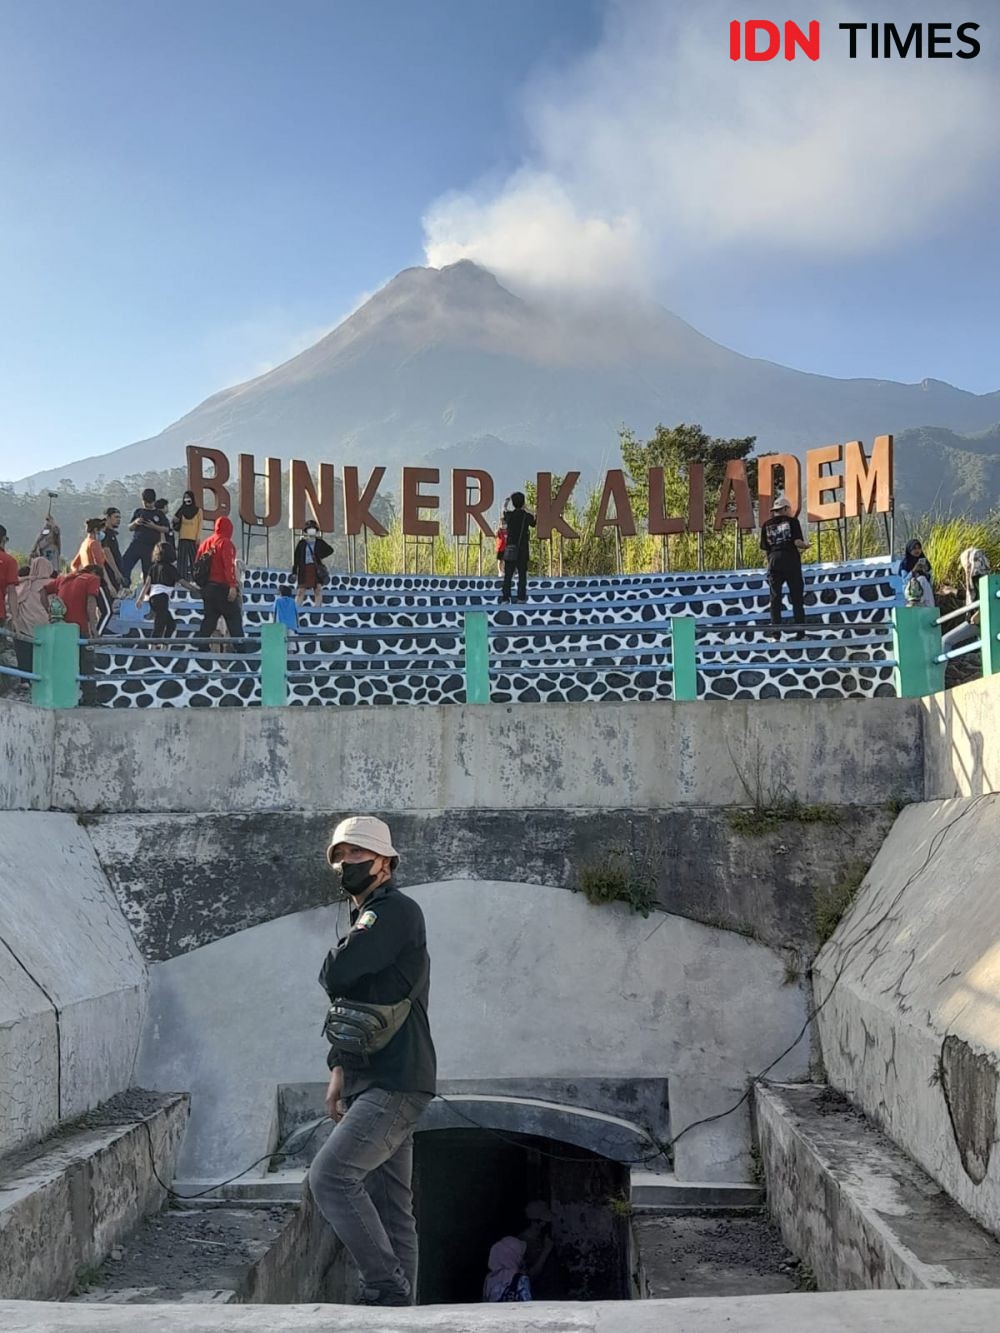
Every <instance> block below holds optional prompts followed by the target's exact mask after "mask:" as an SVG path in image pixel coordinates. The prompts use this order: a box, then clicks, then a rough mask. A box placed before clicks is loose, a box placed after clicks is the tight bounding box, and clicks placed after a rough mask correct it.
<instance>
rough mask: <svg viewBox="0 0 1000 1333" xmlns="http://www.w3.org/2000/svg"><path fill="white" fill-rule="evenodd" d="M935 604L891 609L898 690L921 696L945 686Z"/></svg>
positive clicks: (902, 695)
mask: <svg viewBox="0 0 1000 1333" xmlns="http://www.w3.org/2000/svg"><path fill="white" fill-rule="evenodd" d="M938 615H939V612H938V609H937V607H936V606H897V607H894V608H893V612H892V647H893V656H894V657H895V659H896V667H895V678H896V693H897V694H898V695H899V697H900V698H901V699H922V698H923V697H924V696H925V695H928V694H938V693H939V692H940V691H941V690H943V689H944V667H945V664H944V663H943V662H938V661H937V660H936V659H937V658H938V657H940V656H941V654H942V652H943V651H944V650H943V647H942V643H941V626H940V625H939V624H938V623H937V618H938Z"/></svg>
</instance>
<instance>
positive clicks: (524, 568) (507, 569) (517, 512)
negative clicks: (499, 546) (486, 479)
mask: <svg viewBox="0 0 1000 1333" xmlns="http://www.w3.org/2000/svg"><path fill="white" fill-rule="evenodd" d="M536 522H537V520H536V519H535V516H534V514H531V513H529V512H528V510H527V509H525V507H524V495H523V493H522V492H521V491H515V492H514V493H513V495H512V496H511V497H510V507H509V508H508V507H507V506H506V505H505V506H504V513H503V523H504V527H505V528H506V529H507V541H506V544H505V546H504V551H503V562H504V563H503V591H502V592H501V594H500V600H501V602H509V601H511V595H510V590H511V584H512V583H513V581H514V571H515V570H516V571H517V596H516V597H515V598H514V599H513V600H514V601H515V602H526V601H527V600H528V556H529V550H528V539H529V537H530V535H531V529H532V528H533V527H534V526H535V524H536Z"/></svg>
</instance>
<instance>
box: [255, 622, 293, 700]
mask: <svg viewBox="0 0 1000 1333" xmlns="http://www.w3.org/2000/svg"><path fill="white" fill-rule="evenodd" d="M260 702H261V707H262V708H284V707H285V705H286V704H287V703H288V631H287V629H286V628H285V626H284V625H278V624H268V625H261V627H260Z"/></svg>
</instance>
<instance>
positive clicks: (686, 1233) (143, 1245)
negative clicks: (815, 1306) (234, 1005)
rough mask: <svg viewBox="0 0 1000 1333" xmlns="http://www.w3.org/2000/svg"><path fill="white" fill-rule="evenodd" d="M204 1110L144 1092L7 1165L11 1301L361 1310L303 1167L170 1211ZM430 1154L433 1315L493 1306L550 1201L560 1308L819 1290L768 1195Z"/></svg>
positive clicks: (468, 1147)
mask: <svg viewBox="0 0 1000 1333" xmlns="http://www.w3.org/2000/svg"><path fill="white" fill-rule="evenodd" d="M187 1112H188V1102H187V1098H186V1097H185V1096H183V1095H180V1094H174V1095H171V1094H166V1095H164V1094H156V1093H148V1092H143V1091H141V1090H132V1091H130V1092H126V1093H122V1094H119V1095H118V1096H117V1097H115V1098H113V1099H112V1100H111V1101H109V1102H107V1103H105V1104H104V1105H103V1106H102V1107H100V1108H98V1109H97V1110H96V1111H93V1112H90V1113H89V1114H88V1115H86V1116H84V1117H83V1118H82V1119H80V1120H78V1121H76V1122H74V1123H72V1124H68V1125H66V1126H64V1127H63V1128H62V1129H61V1130H60V1131H59V1132H58V1133H57V1134H55V1135H53V1136H51V1137H50V1138H49V1139H47V1140H45V1141H43V1142H42V1143H40V1144H38V1145H36V1146H35V1147H34V1148H32V1149H30V1150H25V1151H24V1152H22V1153H21V1154H19V1155H16V1156H11V1157H8V1158H6V1159H5V1160H4V1161H3V1162H2V1163H0V1238H2V1244H0V1300H3V1299H14V1300H22V1301H38V1300H41V1301H61V1302H65V1303H66V1304H68V1305H88V1306H93V1305H95V1304H101V1305H115V1306H117V1305H171V1304H178V1303H181V1304H198V1305H222V1304H234V1305H235V1304H309V1303H334V1304H340V1303H349V1302H350V1300H351V1296H352V1292H353V1289H354V1276H355V1275H354V1273H353V1268H352V1266H351V1265H350V1263H349V1261H348V1260H347V1257H346V1255H345V1253H344V1251H343V1249H342V1247H341V1246H340V1245H339V1244H338V1243H337V1242H336V1240H335V1239H334V1237H333V1236H332V1233H331V1232H330V1230H329V1228H328V1227H327V1226H326V1224H325V1223H324V1221H323V1219H322V1218H321V1217H320V1216H319V1215H318V1213H317V1211H316V1209H315V1207H314V1205H313V1204H312V1201H311V1198H310V1197H309V1195H308V1192H307V1191H306V1190H305V1189H304V1164H302V1163H301V1161H300V1163H299V1164H298V1166H297V1169H295V1170H283V1171H280V1172H275V1173H270V1174H268V1175H265V1176H262V1177H255V1178H248V1179H246V1180H244V1181H242V1182H239V1183H238V1184H234V1185H232V1186H229V1187H228V1189H227V1190H226V1191H225V1193H226V1194H227V1195H228V1197H225V1198H221V1199H218V1198H212V1199H208V1198H206V1199H198V1200H184V1199H177V1198H173V1199H170V1200H168V1196H167V1194H166V1191H165V1190H164V1189H163V1187H162V1185H161V1183H160V1180H172V1179H173V1176H174V1168H175V1163H176V1159H177V1154H178V1151H179V1148H180V1144H181V1141H182V1138H183V1135H184V1130H185V1125H186V1120H187ZM417 1141H418V1150H417V1154H416V1157H417V1164H416V1172H415V1190H416V1198H417V1210H418V1216H419V1217H420V1218H421V1222H422V1225H421V1230H422V1234H423V1236H424V1254H423V1262H422V1271H423V1276H422V1278H421V1291H420V1299H421V1303H422V1304H454V1303H472V1302H474V1301H476V1300H477V1299H478V1296H479V1288H480V1285H481V1281H482V1275H483V1267H484V1256H485V1252H486V1250H487V1249H488V1241H489V1238H490V1237H492V1238H493V1239H498V1238H499V1236H494V1235H493V1232H495V1231H496V1229H497V1227H498V1226H501V1227H502V1226H503V1225H504V1222H503V1221H502V1219H506V1222H507V1223H509V1224H510V1226H511V1229H513V1225H514V1219H515V1218H516V1217H517V1216H519V1215H521V1214H523V1208H524V1205H525V1203H526V1202H527V1201H528V1199H529V1198H535V1197H543V1198H545V1199H546V1200H548V1201H549V1202H550V1204H551V1205H553V1208H554V1211H555V1209H558V1216H559V1222H558V1224H557V1227H556V1238H557V1254H558V1262H557V1263H556V1264H555V1265H554V1266H553V1267H552V1269H551V1270H550V1271H549V1272H548V1275H547V1279H546V1281H547V1284H548V1285H547V1286H546V1285H545V1283H544V1282H543V1283H542V1284H541V1285H542V1288H543V1289H542V1290H540V1291H539V1292H538V1295H539V1297H541V1298H543V1299H549V1300H559V1299H562V1300H567V1299H568V1300H573V1301H581V1300H623V1299H624V1300H628V1299H634V1298H637V1297H638V1298H650V1297H654V1298H662V1297H681V1296H708V1295H733V1294H739V1295H747V1294H762V1293H777V1292H792V1291H796V1290H801V1285H802V1284H801V1274H800V1270H799V1267H798V1265H797V1263H796V1261H795V1259H794V1258H793V1256H792V1255H791V1254H790V1253H789V1252H788V1251H787V1250H786V1249H785V1248H784V1246H783V1244H782V1243H781V1240H780V1237H779V1236H778V1233H777V1232H776V1230H775V1229H774V1228H773V1227H772V1225H771V1223H770V1222H769V1221H768V1219H767V1218H766V1216H765V1214H764V1210H763V1208H762V1206H761V1204H760V1201H759V1191H757V1190H755V1189H754V1188H753V1187H746V1186H744V1187H740V1186H722V1187H720V1186H690V1185H682V1184H678V1183H677V1182H675V1181H674V1178H673V1177H672V1176H669V1175H658V1174H655V1173H646V1172H636V1173H635V1174H634V1175H633V1176H632V1178H631V1180H630V1179H629V1172H628V1169H627V1168H626V1167H622V1166H620V1165H619V1164H617V1163H614V1162H611V1161H609V1160H608V1159H604V1158H601V1157H600V1156H599V1155H597V1154H588V1153H586V1152H583V1151H581V1150H580V1149H579V1148H570V1147H569V1146H568V1145H564V1144H559V1143H555V1142H551V1141H544V1142H543V1141H536V1140H535V1139H533V1138H531V1137H530V1136H525V1137H524V1139H523V1141H522V1142H516V1141H514V1140H506V1141H505V1140H500V1139H498V1138H497V1137H496V1136H492V1137H486V1138H483V1137H481V1136H477V1135H475V1134H474V1133H472V1132H466V1131H448V1132H444V1133H441V1132H438V1133H425V1134H422V1135H418V1140H417ZM154 1163H155V1170H154ZM157 1177H159V1178H160V1179H159V1180H158V1179H157ZM179 1188H182V1189H183V1186H179ZM477 1211H478V1214H479V1225H480V1226H481V1227H482V1235H481V1236H478V1237H477V1236H476V1235H475V1234H474V1232H475V1225H476V1215H477ZM446 1219H451V1221H452V1222H454V1224H455V1225H454V1227H452V1228H451V1230H449V1229H448V1226H446V1225H445V1220H446ZM463 1238H464V1242H465V1246H464V1249H463Z"/></svg>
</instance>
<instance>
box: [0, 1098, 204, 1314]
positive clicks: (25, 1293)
mask: <svg viewBox="0 0 1000 1333" xmlns="http://www.w3.org/2000/svg"><path fill="white" fill-rule="evenodd" d="M187 1114H188V1098H187V1096H186V1095H184V1094H181V1093H164V1094H158V1093H146V1092H142V1093H140V1092H134V1093H121V1094H119V1096H117V1097H113V1098H112V1099H111V1100H110V1101H108V1102H105V1103H104V1105H103V1106H100V1107H98V1108H97V1109H96V1110H94V1111H90V1112H88V1114H87V1115H85V1116H83V1117H82V1118H81V1119H80V1120H78V1121H76V1122H74V1123H73V1124H72V1125H68V1126H65V1127H63V1128H62V1129H61V1130H59V1131H58V1132H57V1133H56V1134H54V1135H52V1136H51V1137H50V1138H48V1139H45V1140H44V1141H43V1142H42V1143H40V1144H38V1145H36V1146H35V1147H33V1148H31V1149H26V1150H24V1151H22V1152H20V1153H18V1154H16V1155H11V1156H10V1157H8V1158H6V1159H4V1160H2V1161H0V1239H2V1244H0V1300H3V1299H8V1300H42V1301H48V1300H60V1299H62V1298H63V1297H65V1296H67V1295H68V1294H69V1292H70V1291H71V1290H72V1289H73V1287H74V1285H75V1283H76V1281H77V1276H78V1274H79V1273H80V1272H81V1271H85V1270H90V1269H92V1268H93V1267H94V1266H95V1265H96V1264H99V1263H100V1262H101V1261H102V1260H103V1259H104V1258H105V1256H106V1255H107V1254H108V1253H109V1252H110V1250H111V1249H112V1248H113V1247H114V1246H115V1245H117V1244H119V1243H120V1242H121V1241H122V1240H123V1239H124V1238H125V1237H126V1236H127V1235H128V1234H129V1232H130V1231H132V1230H133V1228H134V1227H136V1226H137V1225H138V1223H139V1222H140V1221H141V1220H142V1218H143V1217H146V1216H148V1214H150V1213H153V1212H156V1211H157V1210H158V1209H159V1208H160V1206H161V1205H162V1203H163V1200H164V1196H165V1191H164V1189H163V1188H162V1186H161V1185H160V1183H159V1181H158V1180H157V1179H156V1175H155V1174H154V1169H153V1163H154V1161H155V1167H156V1173H158V1174H159V1176H160V1177H161V1178H162V1179H163V1180H165V1181H169V1180H170V1179H171V1177H172V1176H173V1173H174V1161H175V1158H176V1156H177V1150H178V1148H179V1146H180V1142H181V1138H182V1136H183V1133H184V1127H185V1125H186V1123H187ZM2 1327H4V1325H3V1322H2V1321H0V1328H2Z"/></svg>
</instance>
